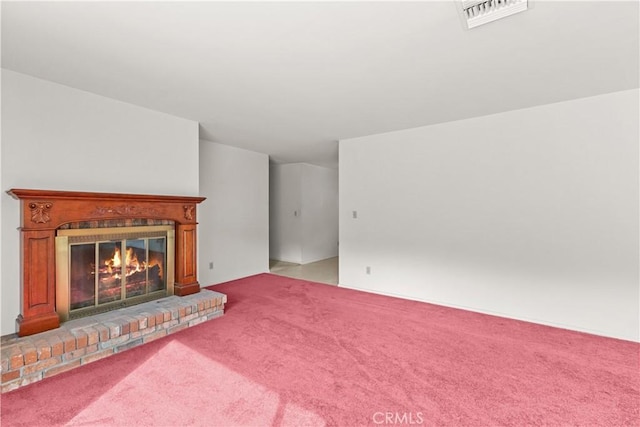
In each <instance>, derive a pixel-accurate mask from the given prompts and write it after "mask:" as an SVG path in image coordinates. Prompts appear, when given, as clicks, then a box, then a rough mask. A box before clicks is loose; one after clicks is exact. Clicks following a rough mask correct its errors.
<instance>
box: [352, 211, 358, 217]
mask: <svg viewBox="0 0 640 427" xmlns="http://www.w3.org/2000/svg"><path fill="white" fill-rule="evenodd" d="M351 215H352V216H353V219H358V211H353V212H351Z"/></svg>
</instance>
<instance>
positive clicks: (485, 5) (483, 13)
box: [462, 0, 528, 28]
mask: <svg viewBox="0 0 640 427" xmlns="http://www.w3.org/2000/svg"><path fill="white" fill-rule="evenodd" d="M527 7H528V0H462V13H463V15H464V18H465V20H466V21H467V27H468V28H474V27H477V26H479V25H483V24H486V23H488V22H491V21H495V20H496V19H500V18H504V17H506V16H509V15H513V14H514V13H518V12H523V11H525V10H527Z"/></svg>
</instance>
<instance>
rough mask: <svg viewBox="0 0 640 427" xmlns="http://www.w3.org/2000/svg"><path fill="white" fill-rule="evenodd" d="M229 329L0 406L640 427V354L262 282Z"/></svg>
mask: <svg viewBox="0 0 640 427" xmlns="http://www.w3.org/2000/svg"><path fill="white" fill-rule="evenodd" d="M213 289H215V290H216V291H220V292H223V293H226V294H227V295H228V301H229V303H228V305H227V312H226V314H225V316H224V317H222V318H220V319H216V320H213V321H211V322H207V323H205V324H201V325H198V326H196V327H193V328H190V329H188V330H186V331H183V332H180V333H178V334H175V335H172V336H170V337H167V338H164V339H161V340H158V341H154V342H152V343H150V344H148V345H145V346H142V347H137V348H134V349H132V350H129V351H126V352H123V353H120V354H118V355H115V356H113V357H111V358H108V359H103V360H100V361H98V362H95V363H93V364H91V365H87V366H84V367H81V368H79V369H76V370H74V371H71V372H68V373H65V374H61V375H59V376H57V377H53V378H51V379H47V380H44V381H42V382H40V383H36V384H34V385H31V386H27V387H25V388H23V389H20V390H17V391H15V392H11V393H7V394H4V395H3V396H2V426H16V425H24V426H36V425H100V426H106V425H123V426H133V425H154V426H178V425H202V426H234V425H250V426H266V425H290V426H301V425H337V426H354V425H387V426H388V425H430V426H431V425H438V426H463V425H470V426H495V425H514V426H522V425H553V426H566V425H581V426H621V425H638V424H639V421H640V415H639V405H640V384H639V383H640V376H639V350H640V345H639V344H637V343H631V342H627V341H620V340H614V339H608V338H602V337H597V336H592V335H587V334H582V333H577V332H570V331H566V330H561V329H555V328H550V327H545V326H540V325H535V324H530V323H526V322H519V321H513V320H507V319H502V318H498V317H492V316H486V315H482V314H476V313H472V312H466V311H461V310H455V309H450V308H444V307H439V306H434V305H430V304H424V303H418V302H412V301H406V300H401V299H394V298H389V297H384V296H379V295H373V294H367V293H361V292H357V291H352V290H347V289H342V288H336V287H335V286H329V285H321V284H317V283H310V282H304V281H300V280H295V279H289V278H285V277H280V276H275V275H270V274H262V275H258V276H253V277H250V278H246V279H241V280H237V281H234V282H229V283H225V284H222V285H218V286H215V287H213Z"/></svg>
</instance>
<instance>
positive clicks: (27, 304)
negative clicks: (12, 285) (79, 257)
mask: <svg viewBox="0 0 640 427" xmlns="http://www.w3.org/2000/svg"><path fill="white" fill-rule="evenodd" d="M8 193H9V194H10V195H11V196H13V197H14V198H16V199H19V200H20V201H21V224H20V225H21V227H20V230H21V231H20V233H21V242H22V243H21V245H22V248H21V250H22V260H21V269H22V270H21V271H22V283H21V290H22V312H21V313H20V315H19V316H18V319H17V324H18V335H20V336H24V335H32V334H35V333H38V332H43V331H46V330H49V329H54V328H57V327H58V326H59V325H60V320H59V318H58V314H57V313H56V305H55V292H56V283H55V280H56V273H55V236H56V230H57V229H58V228H60V226H62V225H63V224H68V223H73V222H81V221H103V220H122V219H125V220H129V219H165V220H171V221H173V222H174V223H175V227H176V247H175V258H176V259H175V270H176V271H175V282H176V283H175V284H174V294H176V295H179V296H184V295H190V294H193V293H196V292H199V291H200V284H199V283H198V278H197V268H196V267H197V264H196V261H197V252H196V251H197V246H196V234H197V224H198V223H197V222H196V205H197V204H198V203H200V202H202V201H203V200H205V198H204V197H188V196H156V195H140V194H117V193H86V192H72V191H50V190H24V189H13V190H10V191H8ZM4 250H8V248H5V249H4ZM16 250H17V248H16Z"/></svg>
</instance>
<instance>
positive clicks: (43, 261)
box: [16, 229, 60, 336]
mask: <svg viewBox="0 0 640 427" xmlns="http://www.w3.org/2000/svg"><path fill="white" fill-rule="evenodd" d="M21 245H22V248H21V249H22V265H23V268H22V283H23V289H24V291H23V292H22V313H21V314H20V315H19V316H18V319H17V320H16V322H17V324H18V330H19V335H20V336H23V335H31V334H35V333H37V332H41V331H43V330H48V329H54V328H57V327H58V326H59V325H60V319H59V318H58V314H57V313H56V283H55V279H56V275H55V258H54V256H55V231H54V230H42V231H32V230H25V229H23V230H22V241H21Z"/></svg>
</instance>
